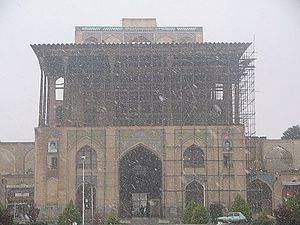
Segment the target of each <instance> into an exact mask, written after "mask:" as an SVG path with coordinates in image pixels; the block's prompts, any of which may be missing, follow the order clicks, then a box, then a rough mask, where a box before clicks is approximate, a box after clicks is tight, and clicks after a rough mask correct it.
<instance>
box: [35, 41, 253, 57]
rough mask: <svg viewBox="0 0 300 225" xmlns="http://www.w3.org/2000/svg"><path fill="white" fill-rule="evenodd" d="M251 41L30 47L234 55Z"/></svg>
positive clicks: (39, 49) (56, 52) (61, 52)
mask: <svg viewBox="0 0 300 225" xmlns="http://www.w3.org/2000/svg"><path fill="white" fill-rule="evenodd" d="M250 45H251V43H241V42H238V43H237V42H235V43H223V42H222V43H210V42H204V43H150V42H139V43H134V42H133V43H98V44H94V43H84V44H77V43H76V44H75V43H69V44H33V45H31V47H32V49H33V50H34V52H35V53H36V55H37V56H38V57H39V56H71V55H74V54H91V55H92V54H99V53H100V52H102V51H105V52H110V53H118V52H119V53H120V52H121V53H128V52H127V51H128V50H130V51H132V52H136V53H138V52H140V51H141V50H143V49H147V50H148V51H150V53H151V51H152V53H157V51H162V52H164V53H170V54H173V53H174V54H178V52H179V53H180V54H185V53H186V54H195V53H196V54H207V55H216V54H220V53H222V54H232V55H235V56H236V57H241V55H242V54H243V53H244V52H245V51H246V50H247V48H248V47H249V46H250Z"/></svg>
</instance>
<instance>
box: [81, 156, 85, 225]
mask: <svg viewBox="0 0 300 225" xmlns="http://www.w3.org/2000/svg"><path fill="white" fill-rule="evenodd" d="M81 159H82V225H84V210H85V202H84V162H85V155H83V156H81Z"/></svg>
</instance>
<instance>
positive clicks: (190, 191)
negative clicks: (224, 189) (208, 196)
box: [185, 181, 204, 204]
mask: <svg viewBox="0 0 300 225" xmlns="http://www.w3.org/2000/svg"><path fill="white" fill-rule="evenodd" d="M190 202H195V203H201V204H204V188H203V186H202V185H201V184H199V183H198V182H196V181H193V182H191V183H189V184H188V185H187V186H186V188H185V203H186V204H188V203H190Z"/></svg>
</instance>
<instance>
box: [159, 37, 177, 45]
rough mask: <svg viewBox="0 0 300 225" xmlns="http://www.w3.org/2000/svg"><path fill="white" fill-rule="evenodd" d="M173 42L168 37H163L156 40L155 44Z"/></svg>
mask: <svg viewBox="0 0 300 225" xmlns="http://www.w3.org/2000/svg"><path fill="white" fill-rule="evenodd" d="M173 41H174V40H173V39H172V38H170V37H168V36H163V37H161V38H159V39H158V40H157V43H172V42H173Z"/></svg>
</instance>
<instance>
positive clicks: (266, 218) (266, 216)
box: [257, 210, 269, 221]
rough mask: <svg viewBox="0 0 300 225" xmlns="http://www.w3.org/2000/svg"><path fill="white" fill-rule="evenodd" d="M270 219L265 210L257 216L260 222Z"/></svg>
mask: <svg viewBox="0 0 300 225" xmlns="http://www.w3.org/2000/svg"><path fill="white" fill-rule="evenodd" d="M268 219H269V218H268V213H267V212H266V211H265V210H262V211H261V212H260V213H258V214H257V220H258V221H266V220H268Z"/></svg>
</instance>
